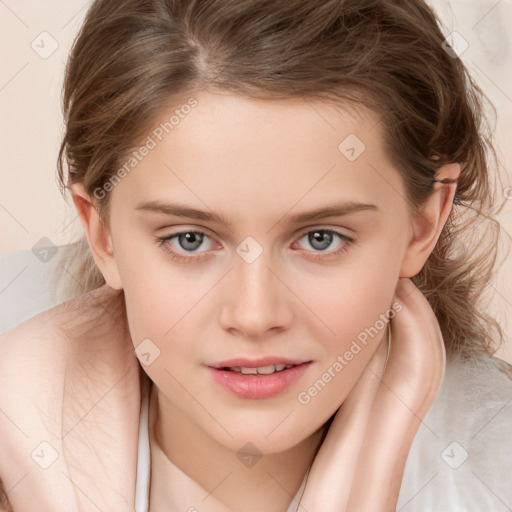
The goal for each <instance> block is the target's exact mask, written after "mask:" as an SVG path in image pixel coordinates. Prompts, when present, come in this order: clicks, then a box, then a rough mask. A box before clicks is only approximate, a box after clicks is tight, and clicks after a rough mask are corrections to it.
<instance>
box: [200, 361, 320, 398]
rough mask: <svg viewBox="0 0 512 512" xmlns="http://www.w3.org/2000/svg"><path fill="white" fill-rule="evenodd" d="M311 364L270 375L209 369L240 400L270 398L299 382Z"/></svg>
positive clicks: (303, 364) (300, 365)
mask: <svg viewBox="0 0 512 512" xmlns="http://www.w3.org/2000/svg"><path fill="white" fill-rule="evenodd" d="M310 364H311V362H307V363H302V364H298V365H296V366H292V367H291V368H288V369H286V370H283V371H281V372H275V373H272V374H270V375H260V374H257V375H244V374H243V373H240V372H235V371H230V370H222V369H218V368H212V367H211V366H209V367H208V369H209V370H210V372H211V374H212V376H213V379H214V380H215V381H216V382H218V383H219V384H220V385H221V386H224V388H225V389H227V390H228V391H231V392H232V393H233V394H235V395H236V396H238V397H240V398H269V397H271V396H275V395H278V394H279V393H281V392H282V391H284V390H285V389H286V388H287V387H289V386H291V385H292V384H293V383H295V382H297V381H298V380H299V379H300V378H301V377H302V376H303V375H304V373H305V372H306V370H307V369H308V367H309V365H310Z"/></svg>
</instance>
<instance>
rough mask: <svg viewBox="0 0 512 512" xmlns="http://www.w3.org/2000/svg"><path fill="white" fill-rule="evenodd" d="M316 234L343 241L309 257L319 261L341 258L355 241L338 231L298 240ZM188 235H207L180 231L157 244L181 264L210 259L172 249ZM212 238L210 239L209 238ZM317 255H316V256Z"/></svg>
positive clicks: (158, 239)
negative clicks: (334, 237) (175, 242)
mask: <svg viewBox="0 0 512 512" xmlns="http://www.w3.org/2000/svg"><path fill="white" fill-rule="evenodd" d="M314 232H321V233H328V234H332V235H336V236H338V237H339V238H340V239H341V242H342V244H341V245H340V247H339V248H338V249H335V250H334V251H331V252H328V253H313V255H311V256H309V257H310V258H311V259H313V260H317V261H324V260H327V259H332V258H335V257H336V256H339V255H341V254H343V253H345V252H347V251H348V250H349V248H350V247H351V246H352V244H353V243H354V239H353V238H350V237H348V236H346V235H344V234H343V233H340V232H338V231H335V230H333V229H310V230H308V231H304V232H303V233H302V234H301V235H300V236H299V238H298V240H301V239H302V238H303V237H304V236H305V235H308V234H309V233H314ZM186 233H198V234H200V235H205V236H207V237H208V235H206V233H204V232H202V231H194V230H187V231H179V232H177V233H173V234H172V235H169V236H166V237H156V240H157V244H158V246H159V247H161V248H162V249H163V250H164V251H166V252H167V253H169V255H170V256H171V258H172V259H173V260H175V261H178V262H180V263H195V262H199V261H202V260H203V259H204V258H205V257H208V255H207V252H206V251H205V252H202V253H199V256H183V255H182V254H180V253H178V252H177V251H175V250H174V249H171V245H170V244H169V242H170V240H172V239H173V238H175V237H177V236H179V235H183V234H186ZM208 238H210V237H208ZM315 254H316V255H315Z"/></svg>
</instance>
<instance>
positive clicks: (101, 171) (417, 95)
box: [57, 0, 505, 358]
mask: <svg viewBox="0 0 512 512" xmlns="http://www.w3.org/2000/svg"><path fill="white" fill-rule="evenodd" d="M442 28H443V27H442V25H441V23H440V21H439V19H438V18H437V16H436V14H435V12H434V11H433V10H432V9H431V8H430V7H429V6H428V5H427V4H426V3H425V2H424V1H422V0H357V1H351V2H349V1H343V0H324V1H315V2H312V1H311V0H287V1H286V2H279V1H275V0H209V1H204V0H124V1H122V2H119V1H117V0H96V1H94V2H93V4H92V5H91V7H90V9H89V11H88V12H87V15H86V18H85V21H84V23H83V25H82V27H81V29H80V31H79V33H78V35H77V37H76V39H75V41H74V44H73V47H72V51H71V54H70V56H69V60H68V62H67V66H66V72H65V81H64V88H63V97H62V108H63V114H64V120H65V132H64V136H63V140H62V144H61V147H60V151H59V156H58V162H57V168H58V182H59V186H60V188H61V191H62V193H63V194H64V196H66V191H67V190H68V189H69V186H70V184H72V183H77V182H80V183H82V184H83V186H84V187H85V189H86V190H87V192H88V193H89V194H90V196H91V198H95V199H96V200H95V201H94V203H95V205H96V206H97V207H98V210H99V212H100V214H101V217H102V219H103V220H104V221H105V222H108V206H109V197H110V194H103V195H102V196H101V197H97V196H98V195H97V194H95V191H97V190H108V189H107V188H106V184H108V182H109V181H110V182H111V183H112V180H114V179H116V172H117V173H119V169H120V168H122V166H123V164H124V163H125V162H126V161H127V159H128V158H129V155H130V152H132V151H133V149H134V148H135V147H137V145H139V144H140V141H141V140H142V138H143V137H145V136H147V134H148V133H149V130H150V129H151V128H154V126H153V125H152V123H154V122H155V119H157V118H158V116H159V115H160V114H161V112H162V109H165V108H169V106H173V105H174V106H179V105H182V104H184V103H185V102H186V98H191V97H193V96H194V95H198V94H199V93H200V92H201V91H207V90H208V91H212V92H223V93H231V94H235V95H239V96H243V97H245V98H249V99H262V100H286V99H302V100H306V101H307V100H320V101H325V102H329V103H332V104H334V105H340V106H343V105H348V106H353V107H356V108H357V107H358V106H363V107H367V108H369V109H371V110H372V111H373V112H375V113H377V114H378V116H379V119H380V123H381V126H382V133H383V142H384V147H385V150H386V154H387V155H388V157H389V160H390V161H391V163H392V164H393V165H394V166H395V167H396V169H397V170H398V171H399V172H400V175H401V177H402V179H403V182H404V185H405V189H406V191H407V198H406V201H407V205H408V209H409V211H410V213H411V214H413V213H414V212H416V211H418V209H419V208H420V206H421V205H422V204H423V203H424V202H425V201H426V200H427V199H428V197H429V196H430V194H431V193H432V191H433V187H434V180H435V178H436V173H437V171H438V170H439V168H440V167H441V166H442V165H443V164H445V163H452V162H457V163H460V164H461V173H460V177H459V178H458V180H457V187H456V192H455V197H454V202H453V208H452V210H451V213H450V215H449V218H448V220H447V222H446V224H445V226H444V228H443V230H442V232H441V234H440V237H439V240H438V242H437V244H436V246H435V248H434V250H433V252H432V253H431V255H430V256H429V258H428V260H427V262H426V264H425V265H424V267H423V269H422V270H421V272H420V273H419V274H418V275H416V276H414V277H413V278H412V281H413V282H414V284H415V285H416V286H417V287H418V288H419V289H420V290H421V291H422V292H423V294H424V295H425V296H426V298H427V300H428V302H429V303H430V305H431V307H432V309H433V311H434V313H435V315H436V317H437V319H438V322H439V325H440V328H441V332H442V335H443V339H444V342H445V346H446V351H447V354H452V355H454V354H455V355H457V356H460V357H464V358H471V357H473V356H475V355H476V354H482V353H488V354H493V353H494V352H495V351H496V349H497V348H498V347H499V345H500V344H501V343H502V342H503V332H502V330H501V328H500V325H499V323H498V322H497V320H496V319H495V318H494V317H492V316H491V315H490V314H489V313H487V312H486V305H487V301H486V293H485V292H486V287H487V285H488V283H489V282H490V280H491V278H492V277H493V275H494V272H495V270H496V260H497V254H498V241H499V234H500V225H499V223H498V222H497V221H496V220H495V216H496V215H497V213H499V211H500V210H501V208H502V207H503V204H504V202H505V201H504V200H503V202H502V204H501V207H500V204H499V203H500V202H499V197H498V196H497V190H498V187H493V183H495V181H496V179H498V178H499V173H498V170H499V169H498V161H497V158H496V152H495V150H494V148H493V145H492V140H491V136H490V133H491V132H492V130H491V128H490V127H489V122H488V120H487V117H486V115H485V108H486V106H490V107H491V108H492V105H490V102H488V100H487V98H486V96H485V95H484V93H483V92H482V90H481V89H480V88H479V87H478V85H477V84H476V82H475V81H474V80H473V78H472V77H471V76H470V74H469V72H468V70H467V69H466V67H465V66H464V64H463V62H462V61H461V59H460V58H458V57H457V55H456V54H455V53H454V51H453V50H450V48H449V47H447V45H446V42H445V36H444V35H443V32H442ZM118 176H119V175H118ZM72 247H73V253H72V254H68V255H67V256H66V265H68V267H67V269H68V272H69V273H70V274H71V275H72V276H73V279H72V280H70V284H71V286H70V287H69V290H68V292H69V295H77V294H79V293H85V292H87V291H90V290H93V289H95V288H97V287H99V286H101V285H103V284H105V280H104V279H103V276H102V275H101V273H100V271H99V269H98V268H97V266H96V265H95V263H94V260H93V259H92V256H91V253H90V251H89V249H88V244H87V241H86V239H85V238H84V237H83V236H82V238H81V240H80V241H79V242H77V243H76V244H74V245H73V246H72ZM71 264H72V265H74V268H71V267H69V265H71ZM70 269H71V270H70ZM123 298H124V297H123V292H122V291H120V292H119V300H122V299H123Z"/></svg>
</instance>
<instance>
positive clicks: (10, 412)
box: [0, 0, 510, 512]
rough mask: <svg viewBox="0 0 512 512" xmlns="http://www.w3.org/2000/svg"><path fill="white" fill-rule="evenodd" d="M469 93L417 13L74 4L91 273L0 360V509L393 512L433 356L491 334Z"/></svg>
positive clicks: (433, 387)
mask: <svg viewBox="0 0 512 512" xmlns="http://www.w3.org/2000/svg"><path fill="white" fill-rule="evenodd" d="M481 101H482V100H481V93H480V91H479V89H478V88H477V87H476V86H475V84H474V83H473V82H472V80H471V78H470V77H469V76H468V74H467V72H466V70H465V68H464V66H463V64H462V63H461V61H460V60H459V59H458V58H456V55H454V53H453V51H449V49H448V48H447V47H446V44H445V40H444V36H443V35H442V32H441V30H440V28H439V24H438V22H437V19H436V17H435V15H434V14H433V12H432V10H431V9H430V8H429V7H428V6H427V5H426V4H425V3H424V2H423V1H421V0H412V1H411V0H408V1H405V0H404V1H401V0H398V1H397V0H393V1H391V0H363V1H358V2H341V1H339V0H336V1H331V0H326V1H323V2H311V1H308V0H290V1H287V2H276V1H270V0H244V1H233V0H211V1H208V2H203V1H196V0H125V1H123V2H113V1H109V0H97V1H95V2H94V3H93V4H92V6H91V7H90V9H89V12H88V14H87V16H86V20H85V22H84V25H83V27H82V29H81V30H80V33H79V35H78V37H77V39H76V42H75V44H74V46H73V49H72V52H71V55H70V59H69V63H68V67H67V72H66V79H65V84H64V98H63V102H64V113H65V119H66V131H65V134H64V140H63V142H62V146H61V153H60V158H59V178H60V180H61V184H62V187H63V189H65V190H69V192H70V193H71V196H72V198H73V201H74V204H75V206H76V208H77V212H78V214H79V215H80V219H81V222H82V225H83V228H84V233H85V237H86V241H87V246H88V249H87V247H85V245H84V244H81V245H80V244H79V246H78V247H79V248H80V247H81V248H82V249H83V251H89V250H90V253H89V252H84V254H82V255H81V256H80V262H81V263H80V264H79V265H78V270H75V272H71V271H70V270H69V269H70V268H71V267H69V266H67V265H68V264H67V263H66V265H65V266H64V267H65V271H66V273H68V275H71V276H72V277H71V279H72V280H73V282H74V283H75V287H76V290H75V293H74V294H75V295H77V296H76V297H75V298H73V299H72V300H69V301H67V302H65V303H63V304H61V305H59V306H57V307H55V308H52V309H50V310H48V311H45V312H43V313H41V314H40V315H37V316H36V317H34V318H32V319H31V320H29V321H28V322H25V323H24V324H22V325H20V326H19V327H17V328H15V329H14V330H13V331H11V332H10V333H8V334H7V335H5V336H4V337H3V339H2V341H1V347H2V354H3V356H2V360H1V362H0V365H1V368H0V371H1V373H0V375H1V377H0V379H1V382H0V384H1V388H2V389H3V390H9V392H5V391H4V392H3V393H2V395H1V399H0V409H1V410H2V412H3V413H4V414H3V415H2V417H0V420H1V421H2V423H1V425H0V426H1V428H2V436H1V441H0V453H1V458H0V477H1V479H2V481H3V488H4V498H3V508H4V509H5V510H14V511H15V512H18V511H20V512H21V511H29V510H30V511H33V510H38V511H43V510H52V511H70V510H80V511H82V510H84V511H85V510H105V511H107V510H108V511H133V510H136V511H137V512H142V511H147V510H151V512H159V511H163V510H173V511H174V510H176V511H178V510H180V511H185V510H186V511H189V512H191V511H200V512H206V511H215V512H221V511H229V510H231V511H241V510H243V511H244V512H255V511H261V510H265V511H269V512H284V511H289V512H291V511H296V510H304V511H317V510H323V511H324V512H325V511H332V512H334V511H336V512H339V511H342V510H343V511H345V510H349V511H377V510H378V511H391V510H395V509H396V506H397V501H398V499H399V494H400V492H401V484H402V479H403V476H404V470H405V467H406V463H408V456H409V452H410V449H411V446H412V444H413V441H414V439H415V435H416V434H417V432H418V429H419V428H420V425H421V424H422V421H423V420H424V419H425V417H426V415H427V412H428V411H429V409H430V408H431V406H432V404H434V402H435V400H436V398H437V397H438V394H439V390H440V387H441V382H442V379H443V375H444V372H445V363H446V361H449V362H451V361H453V364H456V363H457V362H460V361H467V360H471V361H476V360H484V359H485V358H487V360H489V359H490V358H489V355H490V354H492V353H493V352H494V350H495V349H496V347H497V346H498V345H499V341H500V336H501V335H502V333H501V330H500V328H499V325H497V323H496V322H495V321H494V320H493V319H492V318H490V317H489V316H488V315H487V314H486V313H485V310H484V309H482V307H481V302H480V297H481V294H482V291H483V289H484V288H485V286H486V284H487V281H488V279H489V278H490V276H491V273H492V269H493V261H494V256H495V250H496V239H495V237H496V233H494V232H492V231H491V230H489V229H488V230H487V234H488V235H491V243H488V244H485V245H480V249H483V252H482V251H481V252H476V251H475V250H474V249H473V247H472V246H471V243H470V240H467V239H466V238H464V234H465V233H466V232H467V231H471V230H472V229H474V228H475V226H477V225H478V224H477V221H478V220H479V218H480V217H481V216H482V217H485V218H491V213H492V212H493V208H495V207H496V204H497V203H496V198H495V197H494V195H493V189H492V186H491V185H492V183H491V180H490V174H489V173H490V171H489V169H488V162H487V159H486V157H487V156H489V155H488V153H489V150H491V151H490V154H491V156H492V146H490V143H488V141H487V139H486V137H485V134H484V133H483V132H482V131H481V130H482V125H481V121H482V114H481V110H482V104H481ZM493 237H494V238H493ZM450 364H452V363H450ZM492 375H494V377H493V378H494V379H495V380H494V381H493V380H491V385H495V384H496V383H497V382H498V380H496V379H498V377H496V375H497V374H496V373H492ZM500 382H501V381H500ZM508 389H510V387H509V388H508ZM481 405H485V404H481ZM501 405H505V402H503V404H501ZM452 451H453V449H452ZM453 453H454V455H453V457H456V456H458V453H457V452H455V451H453ZM504 453H507V451H506V450H505V451H504ZM508 453H509V452H508ZM448 457H450V454H449V455H448ZM495 462H496V463H497V466H498V467H497V468H496V470H495V471H496V473H500V474H501V470H502V469H503V467H502V466H501V467H500V464H501V462H500V461H495ZM424 492H426V493H428V492H429V489H427V490H426V491H424ZM431 492H432V491H431ZM455 494H456V493H455ZM458 500H459V498H454V500H453V501H452V503H447V506H446V508H447V509H450V510H455V509H456V508H455V506H456V505H457V503H462V501H458ZM437 509H439V508H437ZM423 510H425V509H423ZM432 510H434V509H432Z"/></svg>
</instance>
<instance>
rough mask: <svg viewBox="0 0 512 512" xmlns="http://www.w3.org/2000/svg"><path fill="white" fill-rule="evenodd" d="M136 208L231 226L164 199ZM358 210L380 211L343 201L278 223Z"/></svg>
mask: <svg viewBox="0 0 512 512" xmlns="http://www.w3.org/2000/svg"><path fill="white" fill-rule="evenodd" d="M135 209H136V210H142V211H150V212H156V213H161V214H164V215H172V216H174V217H186V218H189V219H196V220H202V221H206V222H214V223H218V224H224V225H226V226H228V227H232V224H231V222H229V221H228V220H227V219H226V218H225V217H224V216H223V215H222V214H218V213H214V212H211V211H206V210H198V209H196V208H190V207H189V206H187V205H185V204H180V203H176V202H175V203H169V202H165V201H159V200H153V201H144V202H142V203H139V204H138V205H137V206H136V208H135ZM360 211H375V212H380V209H379V208H378V207H377V205H375V204H371V203H359V202H355V201H344V202H339V203H334V204H331V205H328V206H324V207H321V208H316V209H314V210H309V211H307V212H302V213H298V214H294V215H285V216H284V217H282V218H281V220H280V221H279V223H290V224H300V223H302V222H309V221H313V220H319V219H324V218H327V217H341V216H343V215H349V214H351V213H356V212H360Z"/></svg>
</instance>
